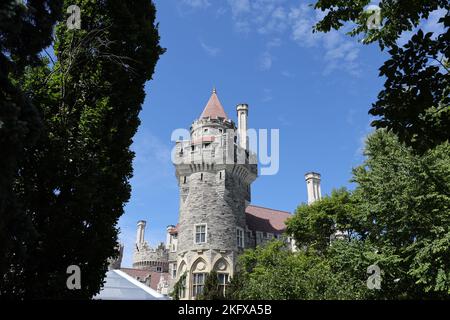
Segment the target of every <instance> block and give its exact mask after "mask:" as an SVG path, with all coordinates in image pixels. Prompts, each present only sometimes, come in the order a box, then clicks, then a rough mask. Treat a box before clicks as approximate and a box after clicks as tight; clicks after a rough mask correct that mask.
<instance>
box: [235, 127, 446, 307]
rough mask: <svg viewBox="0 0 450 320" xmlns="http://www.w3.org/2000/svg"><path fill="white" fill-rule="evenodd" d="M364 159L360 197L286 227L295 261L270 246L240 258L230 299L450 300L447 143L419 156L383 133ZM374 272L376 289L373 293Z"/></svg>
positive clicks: (349, 196)
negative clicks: (292, 241) (376, 271)
mask: <svg viewBox="0 0 450 320" xmlns="http://www.w3.org/2000/svg"><path fill="white" fill-rule="evenodd" d="M365 156H366V160H365V162H364V163H363V164H362V165H361V166H359V167H357V168H355V169H354V171H353V182H355V183H356V188H355V190H354V191H347V190H346V189H339V190H335V191H333V192H332V194H331V195H330V196H326V197H324V198H323V199H321V200H319V201H316V202H315V203H313V204H311V205H306V204H302V205H300V206H299V207H298V208H297V210H296V212H295V214H294V215H293V216H292V217H291V218H290V219H289V220H288V222H287V233H288V234H290V235H292V236H293V237H294V238H295V240H296V244H297V246H298V248H299V251H298V252H294V253H292V252H289V251H288V250H285V248H284V247H283V244H282V243H277V242H274V243H271V244H270V245H268V246H266V247H260V248H257V249H256V250H248V251H246V252H245V253H244V255H243V256H242V257H241V259H240V265H239V267H240V270H241V271H240V273H238V275H237V276H236V277H235V278H234V279H233V280H232V283H231V284H232V285H231V287H232V288H233V290H231V292H232V294H233V297H234V298H238V299H449V298H450V281H449V279H450V273H449V272H450V271H449V270H450V254H449V253H450V249H449V248H450V243H449V234H450V193H449V190H450V178H449V177H450V144H449V143H448V142H446V143H443V144H441V145H439V146H437V147H435V148H433V149H431V150H429V151H427V152H426V153H425V154H423V155H418V154H417V153H415V152H414V151H413V150H412V148H411V147H408V146H406V145H405V144H403V143H401V142H400V141H399V139H398V138H397V137H396V136H395V134H393V133H389V132H387V131H386V130H378V131H377V132H375V133H374V134H373V135H371V136H370V137H369V138H368V139H367V142H366V149H365ZM336 235H339V236H336ZM373 266H377V267H379V269H380V274H377V275H379V276H380V277H381V282H380V284H381V286H380V288H378V289H377V288H373V287H372V288H370V287H369V286H368V281H369V280H370V279H371V278H370V277H371V276H373V274H372V273H368V272H369V271H370V269H368V268H369V267H373Z"/></svg>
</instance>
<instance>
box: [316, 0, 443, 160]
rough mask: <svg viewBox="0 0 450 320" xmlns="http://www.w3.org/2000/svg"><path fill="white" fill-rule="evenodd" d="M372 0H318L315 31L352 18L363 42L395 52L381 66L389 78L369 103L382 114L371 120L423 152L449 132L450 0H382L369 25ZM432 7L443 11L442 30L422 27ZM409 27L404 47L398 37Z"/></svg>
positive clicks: (338, 25)
mask: <svg viewBox="0 0 450 320" xmlns="http://www.w3.org/2000/svg"><path fill="white" fill-rule="evenodd" d="M369 3H370V1H369V0H355V1H340V0H331V1H330V0H319V1H317V2H316V3H315V8H316V9H318V10H321V11H324V17H323V18H322V20H321V21H319V22H318V23H317V25H316V26H315V31H321V32H328V31H330V30H331V29H335V30H338V29H340V28H342V27H344V26H345V25H350V24H352V25H353V26H354V27H353V29H352V31H351V32H350V34H351V35H352V36H356V35H362V37H363V38H362V40H363V42H364V43H372V42H378V43H379V45H380V47H381V48H382V49H384V48H388V50H389V51H388V53H389V55H390V58H389V59H387V61H386V62H385V63H384V65H383V66H382V67H381V68H380V76H384V77H386V82H385V84H384V88H383V90H382V91H381V92H380V93H379V95H378V101H376V102H375V103H374V104H373V105H372V108H371V109H370V114H372V115H374V116H376V117H377V119H376V120H374V121H373V122H372V125H373V126H374V127H376V128H387V129H389V130H392V131H393V132H395V133H396V134H397V135H398V137H399V139H400V141H402V142H405V143H406V144H407V145H409V146H412V147H413V148H414V150H415V151H416V152H418V153H424V152H426V151H427V150H428V149H431V148H433V147H435V146H437V145H439V144H441V143H442V142H445V141H448V140H449V137H450V135H449V132H450V130H449V128H450V103H449V102H450V98H449V94H450V83H449V81H450V80H449V73H448V72H449V64H448V62H449V58H450V49H449V48H450V14H449V10H450V4H449V2H448V1H447V0H415V1H411V0H395V1H394V0H381V1H380V3H379V7H380V16H381V25H380V27H379V28H369V26H368V23H367V22H368V19H369V17H370V16H371V15H372V14H373V12H370V11H368V10H366V9H367V8H368V7H367V5H369ZM431 13H434V14H439V15H440V19H439V26H440V29H441V31H440V32H439V31H436V32H434V33H425V32H424V31H423V30H422V29H421V27H422V26H421V23H422V22H423V21H424V20H426V19H429V17H430V14H431ZM436 30H439V28H436ZM407 33H411V34H412V36H411V37H410V38H409V41H407V44H406V45H405V46H404V47H402V46H401V45H399V44H398V40H399V38H400V37H402V38H406V39H408V38H407Z"/></svg>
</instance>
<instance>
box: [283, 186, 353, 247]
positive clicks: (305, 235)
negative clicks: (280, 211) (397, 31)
mask: <svg viewBox="0 0 450 320" xmlns="http://www.w3.org/2000/svg"><path fill="white" fill-rule="evenodd" d="M355 210H356V203H355V201H354V199H353V197H352V194H351V192H349V191H347V190H346V189H345V188H342V189H338V190H333V191H332V193H331V196H325V197H323V198H322V199H321V201H316V202H314V203H312V204H310V205H307V204H302V205H300V206H299V207H298V208H297V210H296V211H295V214H294V215H293V216H292V217H291V218H290V219H289V220H288V222H287V233H288V234H291V235H292V236H294V238H295V239H296V241H297V242H298V243H300V244H301V245H302V246H307V247H309V248H313V249H315V250H317V251H319V252H324V251H326V250H327V248H328V246H329V244H330V240H331V239H332V237H333V235H334V234H335V233H336V231H338V230H339V231H340V232H342V233H344V234H345V235H346V236H347V237H352V236H353V235H354V234H355V233H356V230H357V229H360V228H359V227H358V219H357V214H356V211H355Z"/></svg>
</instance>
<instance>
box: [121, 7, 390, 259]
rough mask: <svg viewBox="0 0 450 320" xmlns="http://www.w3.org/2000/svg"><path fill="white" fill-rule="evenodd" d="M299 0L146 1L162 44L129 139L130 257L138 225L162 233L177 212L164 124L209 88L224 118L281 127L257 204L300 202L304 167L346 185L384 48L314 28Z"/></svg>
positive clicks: (183, 116)
mask: <svg viewBox="0 0 450 320" xmlns="http://www.w3.org/2000/svg"><path fill="white" fill-rule="evenodd" d="M310 2H313V1H312V0H311V1H302V0H297V1H294V0H251V1H248V0H231V1H225V0H222V1H213V0H156V1H155V4H156V8H157V21H158V22H159V32H160V35H161V45H162V46H163V47H165V48H167V52H166V53H165V54H164V55H163V56H161V58H160V60H159V61H158V64H157V67H156V71H155V74H154V76H153V80H152V81H150V82H149V83H147V87H146V92H147V97H146V99H145V102H144V105H143V109H142V112H141V114H140V118H141V121H142V123H141V126H140V128H139V130H138V133H137V135H136V136H135V138H134V143H133V146H132V148H133V150H134V151H135V152H136V158H135V160H134V177H133V179H132V180H131V185H132V196H131V199H130V201H129V203H128V204H127V205H126V207H125V214H124V215H123V216H122V218H121V219H120V222H119V227H120V229H121V234H120V241H121V242H122V243H123V244H124V245H125V255H124V260H123V265H124V266H130V265H131V256H132V250H133V246H134V245H133V243H134V241H135V234H136V232H135V230H136V222H137V221H138V220H140V219H145V220H147V229H146V239H147V240H148V241H149V242H150V245H152V246H155V245H156V244H157V243H158V242H160V241H164V239H165V230H166V226H167V225H169V224H176V223H177V220H178V197H179V195H178V189H177V182H176V179H175V171H174V167H173V165H172V163H171V160H170V153H171V150H172V147H173V145H174V143H173V142H172V141H171V133H172V131H173V130H174V129H177V128H189V126H190V124H191V123H192V121H193V120H194V119H196V118H198V117H199V115H200V113H201V112H202V110H203V108H204V106H205V104H206V102H207V100H208V98H209V96H210V94H211V90H212V88H213V87H214V86H215V87H216V88H217V93H218V96H219V98H220V100H221V102H222V104H223V106H224V107H225V110H226V112H227V113H228V116H229V117H231V118H232V119H233V120H235V119H236V115H235V113H236V112H235V106H236V104H238V103H241V102H244V103H248V104H249V108H250V111H249V127H250V128H256V129H279V130H280V170H279V172H278V173H277V174H276V175H272V176H260V177H259V178H258V179H257V180H256V181H255V182H254V184H253V186H252V203H253V204H255V205H260V206H265V207H270V208H275V209H280V210H286V211H290V212H293V211H294V210H295V208H296V207H297V206H298V205H299V204H300V203H302V202H306V185H305V181H304V174H305V173H306V172H308V171H316V172H320V173H321V174H322V194H329V193H330V192H331V190H332V189H333V188H339V187H342V186H346V187H349V188H352V185H351V184H350V183H349V180H350V178H351V170H352V168H353V167H355V166H357V165H359V164H361V162H362V161H363V157H362V153H361V151H362V147H363V142H364V138H365V137H366V136H367V134H368V133H369V132H370V131H371V129H370V125H369V124H370V121H371V119H370V117H369V115H368V110H369V108H370V105H371V103H373V102H374V101H375V99H376V96H377V93H378V92H379V91H380V89H381V87H382V85H383V79H380V78H378V68H379V66H381V64H382V63H383V61H384V59H385V56H384V55H383V54H382V53H381V52H380V51H379V49H378V47H377V45H370V46H363V45H361V44H359V43H358V41H357V39H355V38H350V37H349V36H346V35H345V34H344V32H332V33H329V34H312V32H311V27H312V25H313V24H314V22H315V21H317V20H318V19H319V18H320V15H318V14H317V13H316V12H314V11H313V10H312V9H310V8H309V7H308V6H307V4H308V3H310Z"/></svg>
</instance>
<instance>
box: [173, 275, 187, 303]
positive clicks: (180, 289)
mask: <svg viewBox="0 0 450 320" xmlns="http://www.w3.org/2000/svg"><path fill="white" fill-rule="evenodd" d="M186 278H187V273H186V272H185V273H183V274H182V275H181V276H180V278H179V279H178V281H177V282H175V284H174V286H173V290H172V292H171V293H170V296H171V297H172V299H174V300H180V298H181V297H184V295H185V293H186Z"/></svg>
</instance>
